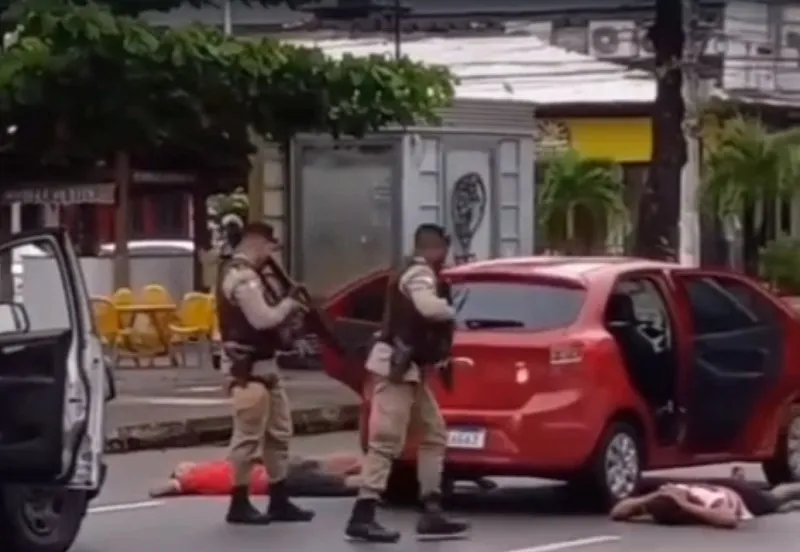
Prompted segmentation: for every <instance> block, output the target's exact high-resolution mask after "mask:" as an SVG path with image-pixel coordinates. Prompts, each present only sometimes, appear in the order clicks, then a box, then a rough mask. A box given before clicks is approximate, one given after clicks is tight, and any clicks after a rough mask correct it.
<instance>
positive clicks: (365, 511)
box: [344, 498, 400, 543]
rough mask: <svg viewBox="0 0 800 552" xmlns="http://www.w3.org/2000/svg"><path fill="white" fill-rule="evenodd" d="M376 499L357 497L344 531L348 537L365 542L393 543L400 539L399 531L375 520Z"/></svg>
mask: <svg viewBox="0 0 800 552" xmlns="http://www.w3.org/2000/svg"><path fill="white" fill-rule="evenodd" d="M377 505H378V501H377V500H373V499H369V498H359V499H358V500H356V503H355V505H354V506H353V513H352V514H350V520H349V521H348V522H347V528H346V529H345V531H344V533H345V535H347V537H348V538H349V539H352V540H357V541H365V542H386V543H393V542H397V541H399V540H400V532H399V531H392V530H390V529H387V528H386V527H384V526H383V525H381V524H380V523H378V522H377V521H376V520H375V507H376V506H377Z"/></svg>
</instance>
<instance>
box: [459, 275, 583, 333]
mask: <svg viewBox="0 0 800 552" xmlns="http://www.w3.org/2000/svg"><path fill="white" fill-rule="evenodd" d="M452 297H453V305H454V306H455V308H456V327H458V328H459V329H468V330H478V329H480V330H505V331H507V330H510V329H511V330H513V329H520V330H528V331H546V330H555V329H558V328H566V327H568V326H570V325H572V324H573V323H574V322H575V320H577V319H578V315H579V314H580V312H581V308H582V307H583V304H584V302H585V299H586V291H585V290H583V289H575V288H571V287H564V286H558V285H552V284H538V283H517V282H461V283H456V284H454V285H453V287H452Z"/></svg>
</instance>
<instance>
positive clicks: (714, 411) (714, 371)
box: [673, 269, 785, 453]
mask: <svg viewBox="0 0 800 552" xmlns="http://www.w3.org/2000/svg"><path fill="white" fill-rule="evenodd" d="M673 274H674V281H675V284H676V286H677V292H678V293H679V295H681V296H682V298H683V301H682V303H683V304H684V305H685V307H686V308H685V309H684V310H685V311H686V316H687V317H688V321H687V322H686V323H688V324H689V326H690V327H689V332H688V338H689V343H688V345H689V359H688V363H687V364H686V365H685V367H684V369H685V370H687V371H686V373H685V374H684V377H683V385H682V388H683V389H682V403H683V404H682V408H684V409H685V414H686V419H685V422H686V433H685V439H684V445H685V446H686V447H687V448H689V449H691V450H693V451H696V452H706V453H715V452H728V451H735V450H736V449H737V446H738V445H739V443H740V442H741V441H742V440H743V437H744V432H745V430H746V428H747V426H748V424H749V423H750V422H751V421H752V420H753V419H754V418H755V415H756V413H757V411H758V407H759V405H760V404H763V402H764V399H765V396H766V395H767V393H769V392H770V391H774V386H775V385H776V383H777V382H778V381H779V379H780V377H781V376H782V373H783V366H784V358H785V351H784V347H785V345H784V335H783V332H784V330H783V328H784V324H783V318H784V312H783V311H782V309H781V308H780V306H778V305H777V304H776V302H775V301H774V300H773V299H772V297H771V296H769V295H768V294H767V293H766V292H765V291H764V290H763V289H762V288H761V287H760V286H758V285H757V284H755V283H754V282H751V281H750V280H748V279H746V278H743V277H739V276H736V275H733V274H728V273H725V272H715V271H703V270H695V269H678V270H675V271H674V272H673ZM684 325H685V324H684ZM682 336H683V337H684V338H686V337H687V333H686V332H685V331H684V332H682Z"/></svg>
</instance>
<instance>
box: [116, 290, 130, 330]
mask: <svg viewBox="0 0 800 552" xmlns="http://www.w3.org/2000/svg"><path fill="white" fill-rule="evenodd" d="M134 302H135V297H134V295H133V291H131V289H130V288H119V289H118V290H117V291H115V292H114V294H113V295H112V296H111V303H113V305H114V306H115V307H122V306H126V307H128V306H130V305H133V303H134ZM119 323H120V325H121V326H122V328H130V327H131V325H132V324H133V315H132V314H124V315H122V316H120V317H119Z"/></svg>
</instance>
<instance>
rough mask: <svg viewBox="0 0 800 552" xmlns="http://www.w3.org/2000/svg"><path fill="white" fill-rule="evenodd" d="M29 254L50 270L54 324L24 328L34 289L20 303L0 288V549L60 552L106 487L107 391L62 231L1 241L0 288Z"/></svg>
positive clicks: (110, 391) (8, 288)
mask: <svg viewBox="0 0 800 552" xmlns="http://www.w3.org/2000/svg"><path fill="white" fill-rule="evenodd" d="M32 247H35V248H38V249H41V250H43V251H45V252H47V254H48V255H50V258H51V259H52V262H53V263H56V264H57V266H58V273H59V274H60V282H61V287H62V290H61V291H62V292H63V293H60V294H59V293H55V295H54V294H53V290H49V291H50V293H47V294H42V295H43V296H46V297H47V298H48V299H47V301H48V304H47V305H46V308H47V309H49V310H48V312H51V313H52V316H48V317H47V320H43V321H39V322H37V323H35V324H32V323H31V319H30V317H29V316H28V310H29V309H30V308H33V307H34V306H35V307H36V308H37V309H41V308H42V305H33V303H35V302H36V301H37V294H36V290H25V292H24V294H23V295H22V296H20V295H19V293H18V292H19V290H14V287H16V286H13V285H5V286H3V285H0V548H2V549H3V550H11V551H14V552H65V551H66V550H68V549H69V548H70V546H71V545H72V543H73V541H74V540H75V537H76V536H77V534H78V531H79V530H80V527H81V524H82V522H83V519H84V517H85V515H86V513H87V508H88V504H89V502H90V501H91V500H92V499H93V498H95V497H96V496H97V495H98V493H99V492H100V489H101V487H102V485H103V482H104V479H105V464H104V461H103V444H104V441H103V437H104V429H103V424H104V418H105V405H106V403H107V402H108V401H109V400H110V399H112V398H113V396H114V387H113V381H112V380H111V374H110V372H109V368H110V367H109V366H108V364H107V362H106V360H105V357H104V354H103V347H102V343H101V341H100V339H99V337H98V336H97V333H96V331H95V328H94V322H93V317H92V310H91V305H90V302H89V296H88V294H87V291H86V286H85V284H84V280H83V274H82V272H81V268H80V265H79V263H78V259H77V257H76V255H75V252H74V250H73V248H72V244H71V243H70V241H69V238H68V237H67V235H66V233H65V232H64V231H63V230H59V229H47V230H38V231H34V232H25V233H22V234H15V235H13V236H12V237H11V238H10V239H8V240H4V241H2V242H0V283H3V282H2V280H3V279H6V282H5V283H8V280H7V279H9V278H13V276H12V274H11V273H12V270H11V266H12V264H13V263H12V259H14V258H15V257H18V256H19V254H20V252H21V251H26V250H30V248H32ZM3 272H5V274H3ZM15 291H16V292H17V293H15ZM54 296H55V297H58V298H60V299H61V301H56V303H60V304H53V302H52V298H53V297H54Z"/></svg>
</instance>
